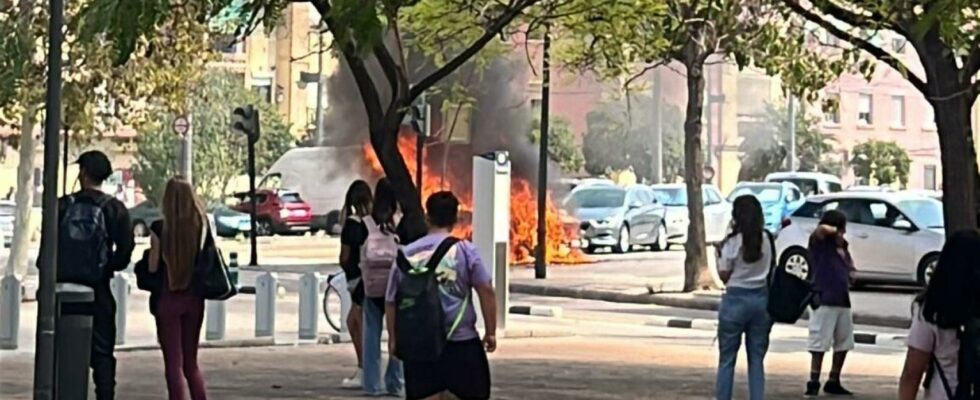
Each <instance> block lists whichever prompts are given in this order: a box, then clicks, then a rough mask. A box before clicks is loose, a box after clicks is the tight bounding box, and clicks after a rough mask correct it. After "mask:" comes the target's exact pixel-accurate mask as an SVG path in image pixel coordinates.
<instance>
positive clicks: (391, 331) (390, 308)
mask: <svg viewBox="0 0 980 400" xmlns="http://www.w3.org/2000/svg"><path fill="white" fill-rule="evenodd" d="M396 311H398V310H397V309H396V307H395V303H392V302H387V301H386V302H385V325H387V329H388V356H390V357H395V353H396V352H397V348H398V347H397V343H396V342H395V312H396Z"/></svg>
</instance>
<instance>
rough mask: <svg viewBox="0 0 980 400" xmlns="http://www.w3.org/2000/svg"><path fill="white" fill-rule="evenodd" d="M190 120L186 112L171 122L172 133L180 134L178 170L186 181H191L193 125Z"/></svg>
mask: <svg viewBox="0 0 980 400" xmlns="http://www.w3.org/2000/svg"><path fill="white" fill-rule="evenodd" d="M191 121H192V119H191V116H190V114H188V115H178V116H177V117H176V118H174V122H173V129H174V133H176V134H177V135H179V136H180V152H179V154H180V155H179V166H180V171H179V172H180V175H181V176H183V177H184V179H187V182H193V165H194V147H193V146H194V142H193V140H194V139H193V137H194V127H193V125H192V122H191Z"/></svg>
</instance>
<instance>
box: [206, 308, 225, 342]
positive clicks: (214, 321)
mask: <svg viewBox="0 0 980 400" xmlns="http://www.w3.org/2000/svg"><path fill="white" fill-rule="evenodd" d="M204 305H205V308H206V311H205V314H206V315H207V319H208V322H207V329H206V330H205V332H204V339H205V340H222V339H224V338H225V313H226V307H225V302H224V300H221V301H217V300H207V301H206V302H205V303H204Z"/></svg>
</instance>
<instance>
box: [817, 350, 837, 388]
mask: <svg viewBox="0 0 980 400" xmlns="http://www.w3.org/2000/svg"><path fill="white" fill-rule="evenodd" d="M810 355H811V358H810V381H811V382H820V372H821V370H822V369H823V353H821V352H816V351H811V352H810ZM836 359H837V355H836V354H835V355H834V360H836ZM841 362H842V363H843V361H841Z"/></svg>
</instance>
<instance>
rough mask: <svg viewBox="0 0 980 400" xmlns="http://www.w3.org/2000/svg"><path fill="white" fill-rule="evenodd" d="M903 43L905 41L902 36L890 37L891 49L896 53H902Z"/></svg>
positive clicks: (903, 50) (903, 49)
mask: <svg viewBox="0 0 980 400" xmlns="http://www.w3.org/2000/svg"><path fill="white" fill-rule="evenodd" d="M905 43H906V40H905V38H903V37H894V38H892V51H894V52H896V53H899V54H904V53H905Z"/></svg>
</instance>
